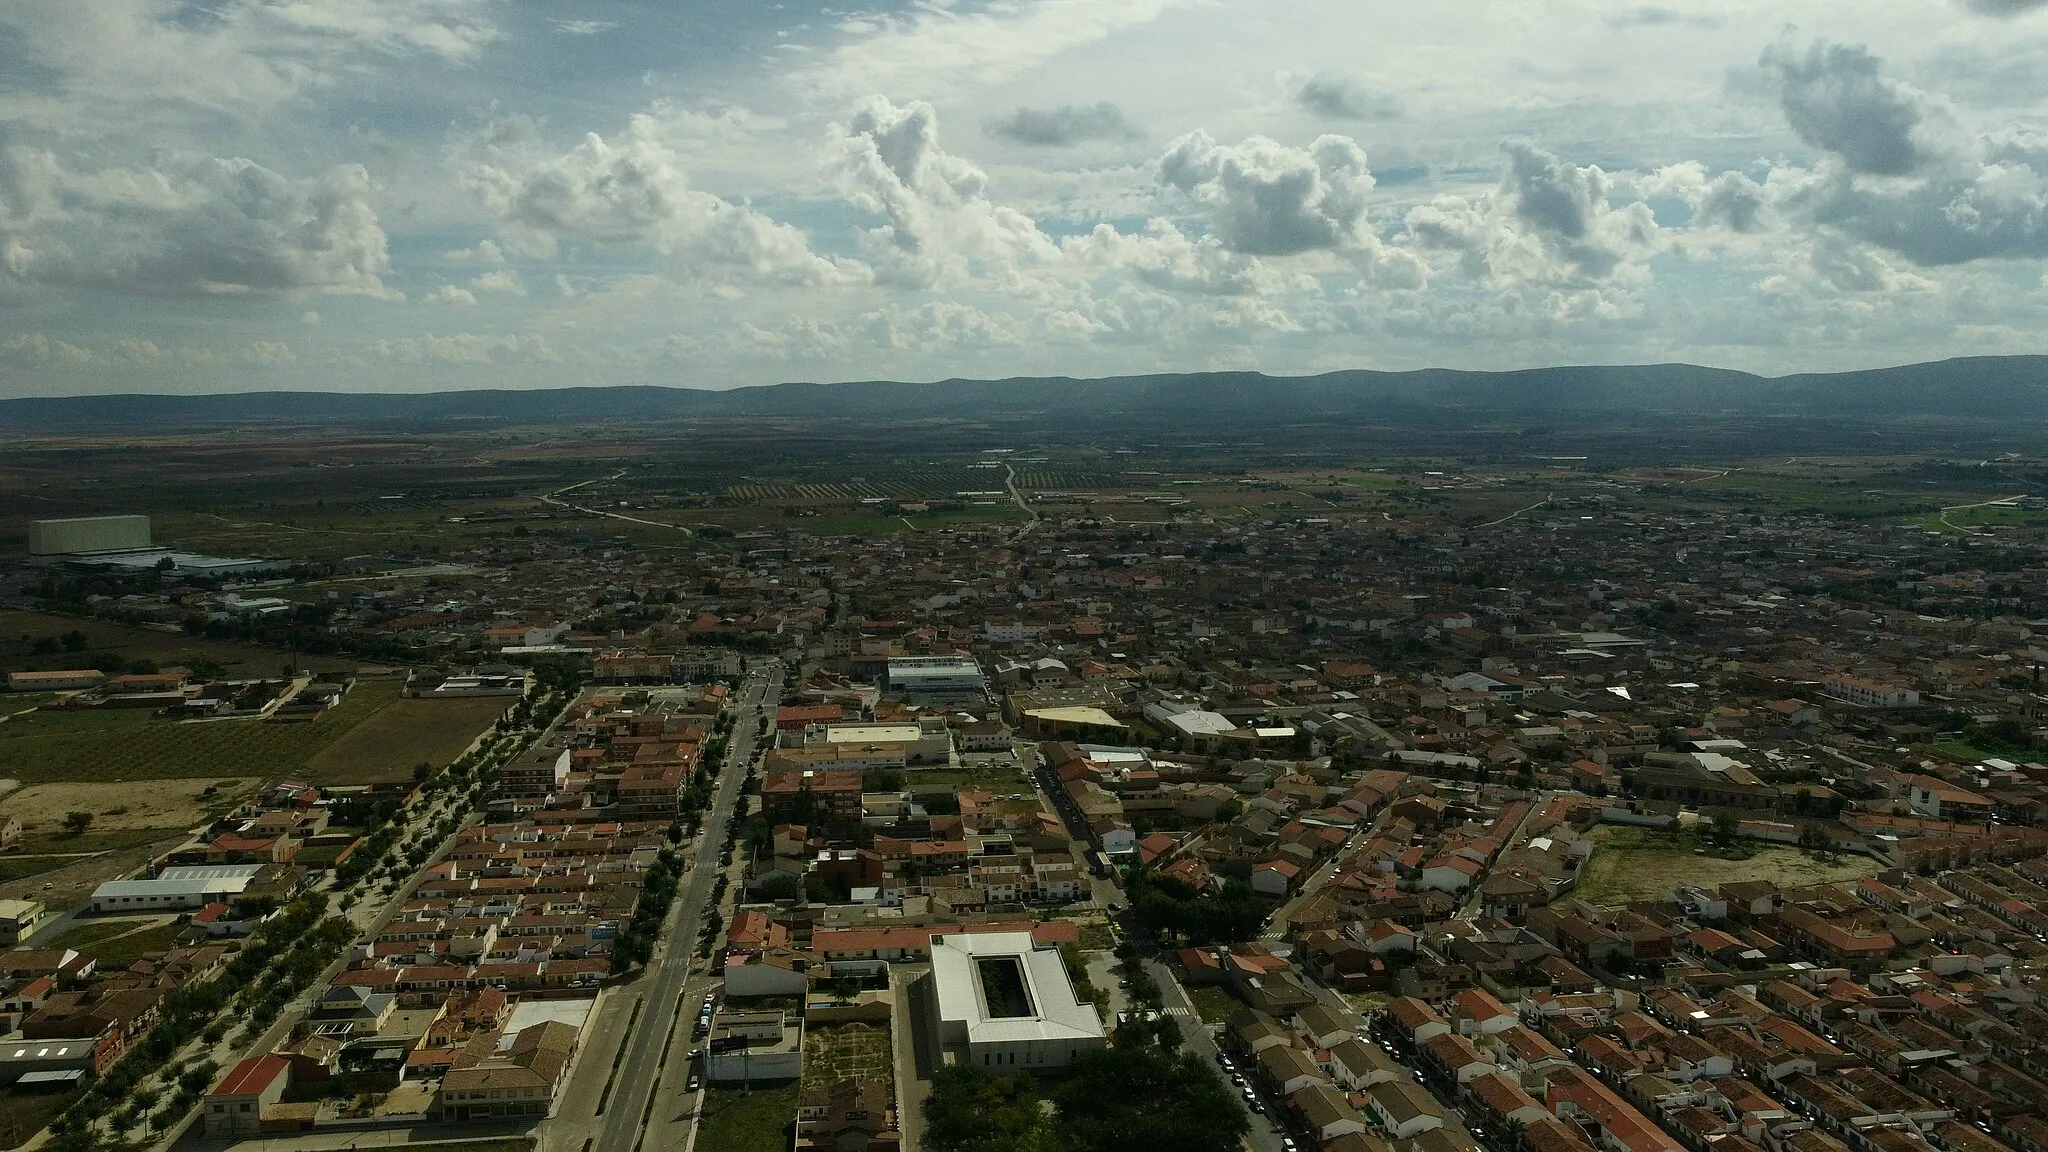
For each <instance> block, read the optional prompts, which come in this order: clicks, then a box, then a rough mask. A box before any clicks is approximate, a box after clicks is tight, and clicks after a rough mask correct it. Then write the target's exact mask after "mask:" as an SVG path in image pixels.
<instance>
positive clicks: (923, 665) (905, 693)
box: [889, 656, 988, 704]
mask: <svg viewBox="0 0 2048 1152" xmlns="http://www.w3.org/2000/svg"><path fill="white" fill-rule="evenodd" d="M889 694H890V695H891V696H896V697H899V698H901V699H903V700H907V701H909V702H910V703H912V704H978V703H981V702H983V701H986V700H987V699H988V678H987V677H986V676H984V675H983V674H982V671H981V665H980V664H978V663H976V662H975V660H974V657H972V656H894V657H891V658H890V659H889Z"/></svg>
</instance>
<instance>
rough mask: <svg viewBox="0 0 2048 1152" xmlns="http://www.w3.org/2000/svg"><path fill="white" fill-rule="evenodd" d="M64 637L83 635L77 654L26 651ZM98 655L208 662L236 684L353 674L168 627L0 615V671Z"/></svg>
mask: <svg viewBox="0 0 2048 1152" xmlns="http://www.w3.org/2000/svg"><path fill="white" fill-rule="evenodd" d="M67 632H78V633H81V634H83V635H84V636H85V643H86V646H85V648H84V649H83V650H82V651H77V652H64V651H59V652H54V653H44V654H38V653H35V652H33V651H32V648H33V647H34V642H35V641H36V640H38V639H42V638H45V637H61V636H63V635H64V634H65V633H67ZM24 637H26V639H24ZM101 656H116V657H119V658H120V659H122V660H124V661H128V662H131V663H132V662H135V661H140V660H147V661H150V662H151V663H154V664H156V665H158V666H159V667H164V668H168V667H171V666H172V665H176V664H183V663H186V662H187V661H191V660H199V659H204V660H211V661H214V662H215V663H218V664H220V665H221V666H222V668H223V669H225V672H224V675H225V676H226V677H228V678H229V679H240V680H248V679H255V678H257V677H263V676H276V675H277V674H278V672H279V671H281V670H282V669H283V668H284V666H285V665H286V664H292V665H294V666H296V667H300V668H310V669H312V670H313V671H315V672H335V671H343V672H346V671H353V670H354V669H355V667H356V664H357V661H355V660H354V659H351V658H349V657H346V656H309V655H306V654H305V653H298V654H292V653H288V652H284V651H281V650H279V649H276V648H266V647H264V646H262V645H259V644H242V643H238V642H236V641H233V640H208V639H205V638H204V637H194V636H188V635H186V633H185V630H184V629H182V628H178V627H175V626H172V625H164V626H162V627H160V628H159V627H133V626H130V625H127V624H121V623H117V622H115V621H112V620H98V619H91V618H86V617H73V616H58V615H53V614H51V613H47V612H21V611H13V610H8V611H0V671H9V672H13V671H20V670H23V669H29V668H40V669H51V668H77V667H80V666H92V665H94V664H96V662H97V659H96V658H98V657H101ZM17 698H18V697H17V695H16V694H14V693H0V713H4V712H11V711H13V710H14V708H13V702H14V701H15V700H16V699H17Z"/></svg>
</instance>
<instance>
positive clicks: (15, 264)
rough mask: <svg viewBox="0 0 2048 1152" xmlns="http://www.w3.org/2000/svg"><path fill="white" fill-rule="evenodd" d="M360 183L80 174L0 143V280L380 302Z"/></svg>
mask: <svg viewBox="0 0 2048 1152" xmlns="http://www.w3.org/2000/svg"><path fill="white" fill-rule="evenodd" d="M370 198H371V188H370V178H369V173H368V172H366V171H365V170H364V169H363V168H362V167H360V166H359V165H353V164H348V165H340V166H337V167H335V168H331V169H329V170H328V171H327V172H325V173H322V174H321V175H319V176H315V177H311V178H309V179H293V178H291V177H288V176H284V175H282V174H279V173H277V172H273V171H271V170H270V169H268V168H265V167H263V166H262V165H260V164H257V163H255V162H254V161H251V160H245V159H210V158H209V159H201V158H187V159H182V160H166V161H162V162H159V163H158V164H157V165H155V166H152V167H147V168H104V169H98V170H94V171H77V170H73V169H72V168H69V167H67V166H66V165H64V164H63V163H61V162H60V161H59V160H58V159H57V157H56V156H55V155H53V154H52V153H50V152H47V151H43V150H38V149H33V148H29V147H25V146H22V145H19V144H9V143H8V142H7V141H6V140H5V139H4V137H0V274H4V275H5V276H11V277H13V278H15V279H16V280H19V281H25V282H31V283H52V284H76V285H89V286H93V287H98V288H106V289H111V290H114V291H119V292H129V293H144V294H153V295H222V294H244V295H281V294H288V293H296V292H302V291H307V290H315V289H319V290H328V291H355V292H365V293H373V294H383V293H384V292H385V290H384V286H383V283H382V281H381V280H380V279H379V277H380V275H381V274H382V273H383V272H384V271H385V270H386V268H387V266H388V263H389V261H388V255H387V251H386V244H385V236H384V230H383V228H382V227H381V226H380V225H379V224H378V221H377V213H376V211H375V209H374V208H373V207H372V206H371V203H370Z"/></svg>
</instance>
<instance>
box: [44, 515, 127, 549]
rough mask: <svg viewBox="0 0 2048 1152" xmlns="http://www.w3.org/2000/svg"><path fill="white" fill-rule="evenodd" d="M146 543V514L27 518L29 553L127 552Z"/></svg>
mask: <svg viewBox="0 0 2048 1152" xmlns="http://www.w3.org/2000/svg"><path fill="white" fill-rule="evenodd" d="M149 546H150V541H149V517H147V516H83V517H79V518H77V519H74V520H31V521H29V523H28V551H29V555H31V556H61V555H66V554H69V553H75V552H129V551H139V550H141V549H144V548H148V547H149Z"/></svg>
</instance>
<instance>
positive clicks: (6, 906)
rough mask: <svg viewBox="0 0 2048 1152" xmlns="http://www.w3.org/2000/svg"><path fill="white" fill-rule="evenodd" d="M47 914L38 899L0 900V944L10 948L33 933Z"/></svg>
mask: <svg viewBox="0 0 2048 1152" xmlns="http://www.w3.org/2000/svg"><path fill="white" fill-rule="evenodd" d="M49 914H50V911H49V909H47V908H45V907H43V902H42V901H40V900H0V944H4V945H6V946H7V947H9V948H12V947H14V946H15V945H17V944H20V943H21V942H22V941H24V940H26V939H28V938H29V937H31V936H33V935H35V934H36V929H37V928H40V927H42V924H43V921H44V920H45V919H46V918H48V916H49Z"/></svg>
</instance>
